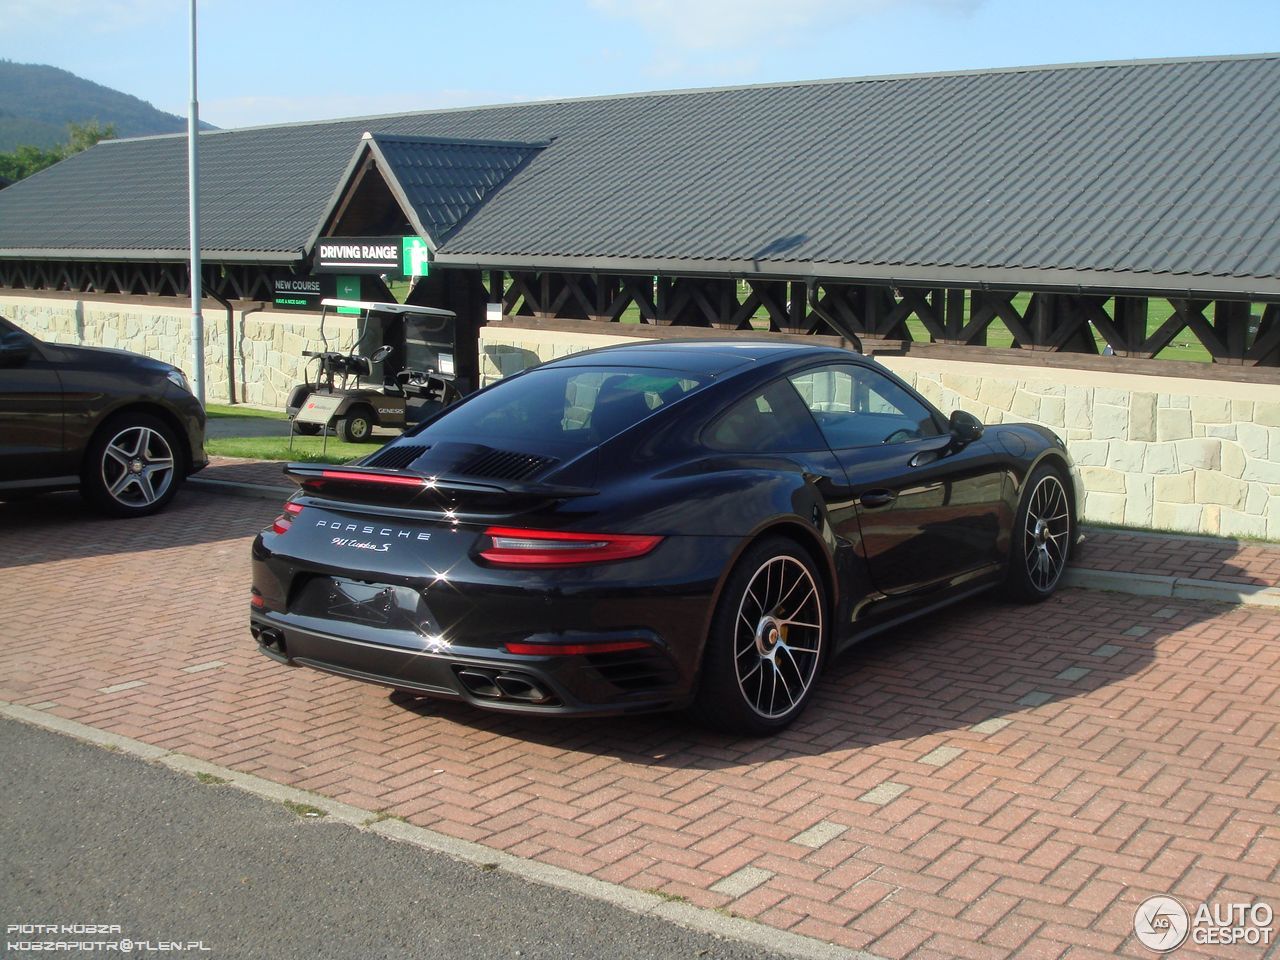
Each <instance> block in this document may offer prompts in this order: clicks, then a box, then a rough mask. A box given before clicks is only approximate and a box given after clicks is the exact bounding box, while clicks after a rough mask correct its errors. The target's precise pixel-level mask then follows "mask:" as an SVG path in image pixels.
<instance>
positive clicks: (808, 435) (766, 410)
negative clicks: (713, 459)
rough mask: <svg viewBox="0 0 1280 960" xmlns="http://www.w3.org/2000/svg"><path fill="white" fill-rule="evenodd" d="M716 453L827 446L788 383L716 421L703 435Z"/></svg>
mask: <svg viewBox="0 0 1280 960" xmlns="http://www.w3.org/2000/svg"><path fill="white" fill-rule="evenodd" d="M702 439H703V442H704V443H705V444H706V445H707V446H708V447H710V448H711V449H713V450H725V451H729V452H733V453H787V452H796V451H801V450H822V449H824V448H825V447H826V442H825V441H824V440H823V439H822V434H820V433H819V432H818V428H817V426H816V425H815V424H814V422H813V417H811V416H809V414H808V413H807V412H806V410H805V408H804V404H803V403H801V402H800V399H799V398H798V397H797V396H796V392H795V390H793V389H792V388H791V385H790V384H789V383H787V381H785V380H775V381H774V382H773V383H771V384H769V385H768V386H767V387H765V388H764V389H763V390H760V391H758V392H756V393H753V394H751V395H750V396H747V397H743V398H742V399H741V400H739V401H738V402H737V403H735V404H734V405H733V406H731V407H730V408H729V409H728V410H726V411H725V412H724V413H722V414H720V416H718V417H716V419H715V420H713V421H712V422H711V425H710V426H708V427H707V429H706V431H705V432H704V433H703V435H702Z"/></svg>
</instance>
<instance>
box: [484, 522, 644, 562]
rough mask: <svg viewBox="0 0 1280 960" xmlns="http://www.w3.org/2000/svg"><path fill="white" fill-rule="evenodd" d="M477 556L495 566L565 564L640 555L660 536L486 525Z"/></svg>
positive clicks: (605, 560) (624, 558) (604, 560)
mask: <svg viewBox="0 0 1280 960" xmlns="http://www.w3.org/2000/svg"><path fill="white" fill-rule="evenodd" d="M484 535H485V536H486V537H488V538H489V545H488V547H486V548H485V549H483V550H481V551H480V556H481V557H483V558H484V559H485V560H488V561H489V562H490V563H491V564H493V565H494V566H499V567H568V566H574V565H577V564H583V563H606V562H608V561H610V560H629V559H631V558H633V557H641V556H644V555H645V554H646V553H648V552H649V551H651V550H653V548H654V547H656V546H657V545H658V544H659V543H661V542H662V539H663V538H662V537H654V536H641V535H637V534H624V533H576V532H574V533H568V532H565V531H560V530H525V529H521V528H518V527H489V529H487V530H485V532H484Z"/></svg>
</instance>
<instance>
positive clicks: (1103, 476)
mask: <svg viewBox="0 0 1280 960" xmlns="http://www.w3.org/2000/svg"><path fill="white" fill-rule="evenodd" d="M1080 479H1081V480H1082V481H1084V488H1085V490H1086V491H1087V492H1088V493H1124V492H1125V485H1124V481H1125V475H1124V474H1123V473H1121V472H1120V471H1118V470H1109V469H1107V468H1106V467H1081V468H1080Z"/></svg>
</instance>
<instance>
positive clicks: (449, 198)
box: [307, 133, 547, 252]
mask: <svg viewBox="0 0 1280 960" xmlns="http://www.w3.org/2000/svg"><path fill="white" fill-rule="evenodd" d="M545 146H547V142H541V143H524V142H518V141H504V140H458V139H444V138H438V137H409V136H399V135H395V134H375V133H366V134H365V135H364V136H363V137H362V138H361V140H360V145H359V146H358V147H357V148H356V151H355V154H354V155H353V156H352V158H351V162H350V163H348V164H347V169H346V171H345V173H344V174H343V176H342V179H341V180H340V181H339V182H338V187H337V189H336V190H335V191H334V194H333V198H332V199H331V200H330V203H329V206H328V208H327V210H326V211H325V214H324V216H323V217H322V218H321V219H320V222H319V223H318V224H317V225H316V229H315V230H314V231H313V232H312V235H311V238H310V241H309V242H308V244H307V250H308V251H312V250H314V249H315V245H316V242H317V241H318V240H319V239H320V238H321V237H324V236H333V235H335V234H339V233H340V234H341V235H363V234H367V233H370V232H375V233H377V232H383V231H384V230H386V229H389V228H388V227H375V228H371V227H370V226H369V225H368V224H369V219H370V218H371V217H372V219H374V220H382V221H384V222H385V221H386V220H388V219H389V216H390V211H386V210H380V209H377V208H379V207H385V206H388V205H389V204H390V203H392V202H394V203H395V205H396V206H398V208H399V212H400V214H401V215H403V218H404V221H405V223H406V225H407V226H408V227H409V228H410V229H411V230H412V231H413V232H414V233H416V234H417V235H418V236H420V237H422V239H423V240H425V241H426V242H427V245H428V246H429V247H430V248H431V250H432V251H433V252H434V251H435V250H436V249H437V248H438V247H439V246H440V244H442V243H443V242H444V241H445V240H446V239H447V238H448V237H449V235H450V234H451V233H453V231H454V230H456V229H457V228H458V227H459V226H460V225H461V224H462V223H463V222H464V221H465V220H467V219H468V218H469V217H470V216H471V215H472V214H473V213H474V212H475V211H476V210H477V209H478V208H479V207H480V206H481V205H482V204H483V203H484V202H485V200H486V199H488V198H489V197H490V196H491V195H492V194H493V193H494V192H495V191H497V190H498V189H499V188H500V187H501V186H502V185H503V184H504V183H506V182H507V181H508V180H509V179H510V178H511V176H512V175H513V174H514V173H515V172H516V171H518V170H519V169H520V168H521V167H523V166H524V165H525V164H526V163H528V162H529V160H530V159H532V158H533V157H534V156H535V155H536V154H537V153H538V151H539V150H541V149H542V148H543V147H545ZM369 208H373V209H369ZM349 221H354V222H355V223H357V224H358V226H356V227H355V228H354V229H346V228H344V227H343V224H344V223H346V222H349Z"/></svg>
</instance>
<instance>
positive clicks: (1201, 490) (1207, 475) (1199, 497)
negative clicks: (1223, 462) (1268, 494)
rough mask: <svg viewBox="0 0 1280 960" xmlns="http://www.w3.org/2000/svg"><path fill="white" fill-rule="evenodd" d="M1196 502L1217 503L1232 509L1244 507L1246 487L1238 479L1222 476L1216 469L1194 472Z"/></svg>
mask: <svg viewBox="0 0 1280 960" xmlns="http://www.w3.org/2000/svg"><path fill="white" fill-rule="evenodd" d="M1195 478H1196V479H1195V484H1196V503H1200V504H1218V505H1220V506H1224V507H1231V508H1232V509H1234V510H1243V509H1244V498H1245V494H1246V493H1248V487H1247V485H1246V484H1245V483H1243V482H1242V481H1240V480H1236V479H1234V478H1232V477H1228V476H1224V475H1223V474H1221V473H1219V472H1217V471H1216V470H1197V471H1196V472H1195Z"/></svg>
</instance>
